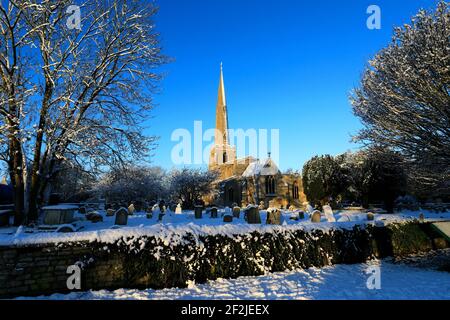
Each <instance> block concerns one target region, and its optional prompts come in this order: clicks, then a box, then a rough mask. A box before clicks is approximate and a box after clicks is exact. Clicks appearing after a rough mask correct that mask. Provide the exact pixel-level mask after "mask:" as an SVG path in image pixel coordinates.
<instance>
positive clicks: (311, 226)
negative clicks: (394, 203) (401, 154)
mask: <svg viewBox="0 0 450 320" xmlns="http://www.w3.org/2000/svg"><path fill="white" fill-rule="evenodd" d="M421 212H423V213H424V214H425V217H426V220H427V221H442V220H450V212H447V213H440V214H436V213H430V212H425V211H420V212H402V213H401V214H393V215H391V214H376V215H375V221H373V222H368V221H367V214H366V213H361V212H360V211H338V212H336V214H335V218H336V220H338V222H326V218H324V219H323V222H320V223H312V222H310V220H309V218H308V217H306V218H305V219H303V220H300V221H294V220H290V219H289V218H290V216H291V214H292V213H291V212H285V213H283V220H284V222H283V225H282V226H273V225H265V224H264V222H265V218H266V211H262V212H261V220H262V221H263V224H261V225H249V224H247V222H246V221H245V220H244V219H243V217H241V218H240V219H233V222H232V223H224V222H223V221H222V218H217V219H211V218H209V217H208V216H206V215H204V217H203V219H199V220H196V219H194V215H193V212H191V211H185V212H183V213H182V214H174V213H170V214H167V215H166V216H165V217H164V219H163V222H159V221H158V220H157V217H156V215H155V216H154V217H153V218H152V219H147V217H146V214H144V213H137V214H135V215H132V216H129V217H128V225H127V226H124V227H120V228H114V229H112V227H113V225H114V219H115V217H107V216H106V215H105V212H104V211H100V213H101V214H102V215H103V219H104V221H103V222H100V223H95V224H94V223H91V222H89V221H81V222H79V223H78V224H80V225H81V226H82V227H83V229H81V230H80V231H79V232H73V233H55V232H36V230H30V229H27V228H22V229H21V230H20V232H17V228H2V229H0V246H1V245H31V244H45V243H54V244H58V243H62V242H71V241H73V242H75V241H77V242H78V241H86V242H94V241H97V242H101V243H114V242H116V241H117V240H119V239H121V238H138V237H142V236H154V237H156V238H158V239H162V240H163V241H167V242H170V243H171V244H172V245H176V244H178V243H179V241H182V238H183V236H184V235H185V234H187V233H191V234H194V235H200V236H206V235H217V234H220V235H224V236H230V237H232V236H234V235H241V234H247V233H250V232H253V231H258V232H260V233H270V232H283V231H295V230H299V229H300V230H305V231H312V230H321V231H323V232H329V231H330V230H333V229H351V228H353V227H354V226H356V225H360V226H364V225H366V224H376V225H386V224H389V223H401V222H407V221H411V220H414V219H417V218H418V217H419V214H420V213H421ZM242 215H243V214H241V216H242ZM343 216H345V217H348V219H346V221H341V222H339V220H340V218H341V217H343ZM80 217H82V218H84V217H83V216H81V215H80ZM349 220H350V221H349Z"/></svg>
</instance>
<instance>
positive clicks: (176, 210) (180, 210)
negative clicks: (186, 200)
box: [175, 204, 183, 214]
mask: <svg viewBox="0 0 450 320" xmlns="http://www.w3.org/2000/svg"><path fill="white" fill-rule="evenodd" d="M175 213H176V214H182V213H183V210H182V209H181V204H178V205H177V207H176V209H175Z"/></svg>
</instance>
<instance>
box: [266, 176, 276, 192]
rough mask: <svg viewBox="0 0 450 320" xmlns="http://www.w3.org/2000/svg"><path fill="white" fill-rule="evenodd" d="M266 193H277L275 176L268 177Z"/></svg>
mask: <svg viewBox="0 0 450 320" xmlns="http://www.w3.org/2000/svg"><path fill="white" fill-rule="evenodd" d="M266 194H275V178H274V177H273V176H267V177H266Z"/></svg>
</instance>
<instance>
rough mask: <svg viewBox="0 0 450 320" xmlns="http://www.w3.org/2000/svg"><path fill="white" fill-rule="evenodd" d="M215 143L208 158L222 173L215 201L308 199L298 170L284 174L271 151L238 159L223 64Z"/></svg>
mask: <svg viewBox="0 0 450 320" xmlns="http://www.w3.org/2000/svg"><path fill="white" fill-rule="evenodd" d="M214 139H215V141H214V146H213V148H212V149H211V153H210V158H209V166H208V167H209V170H215V171H218V173H219V179H218V181H217V182H216V183H217V187H218V189H219V193H218V196H216V198H215V199H214V202H215V204H216V205H220V206H232V205H233V204H237V205H239V206H246V205H248V204H256V205H260V204H262V205H263V206H264V207H266V208H267V207H279V208H289V207H290V206H294V207H296V208H301V207H302V205H303V203H304V202H306V197H305V195H304V193H303V187H302V180H301V176H300V175H299V174H283V173H281V171H280V170H279V168H278V166H277V164H276V163H275V162H274V161H273V159H272V158H271V157H270V153H269V154H268V157H267V159H263V160H260V159H255V158H253V157H245V158H242V159H237V156H236V147H235V146H233V145H231V142H230V141H229V133H228V110H227V103H226V96H225V86H224V80H223V68H222V65H221V67H220V80H219V92H218V100H217V106H216V131H215V137H214Z"/></svg>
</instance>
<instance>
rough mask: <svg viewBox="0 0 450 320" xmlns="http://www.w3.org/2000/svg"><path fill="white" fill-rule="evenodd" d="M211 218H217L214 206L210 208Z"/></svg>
mask: <svg viewBox="0 0 450 320" xmlns="http://www.w3.org/2000/svg"><path fill="white" fill-rule="evenodd" d="M211 218H217V208H216V207H212V208H211Z"/></svg>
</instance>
